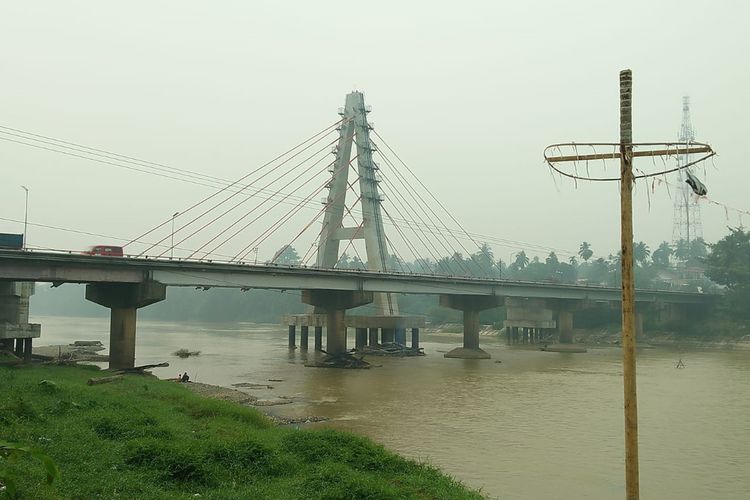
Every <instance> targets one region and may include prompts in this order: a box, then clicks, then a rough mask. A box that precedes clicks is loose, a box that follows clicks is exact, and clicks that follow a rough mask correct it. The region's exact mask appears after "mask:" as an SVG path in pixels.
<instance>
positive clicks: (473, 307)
mask: <svg viewBox="0 0 750 500" xmlns="http://www.w3.org/2000/svg"><path fill="white" fill-rule="evenodd" d="M502 304H503V297H497V296H474V295H441V296H440V305H441V306H444V307H450V308H451V309H458V310H460V311H462V312H463V320H464V345H463V347H456V348H455V349H453V350H452V351H449V352H447V353H445V354H444V355H443V356H444V357H446V358H462V359H489V358H490V355H489V353H487V352H486V351H484V350H482V349H481V348H480V347H479V313H480V312H481V311H483V310H485V309H492V308H493V307H498V306H500V305H502Z"/></svg>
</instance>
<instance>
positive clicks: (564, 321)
mask: <svg viewBox="0 0 750 500" xmlns="http://www.w3.org/2000/svg"><path fill="white" fill-rule="evenodd" d="M557 331H558V336H559V337H558V342H560V343H561V344H572V343H573V312H572V311H565V310H561V311H558V312H557Z"/></svg>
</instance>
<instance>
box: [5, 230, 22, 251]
mask: <svg viewBox="0 0 750 500" xmlns="http://www.w3.org/2000/svg"><path fill="white" fill-rule="evenodd" d="M0 248H13V249H16V250H20V249H22V248H23V235H22V234H11V233H0Z"/></svg>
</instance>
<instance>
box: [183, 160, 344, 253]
mask: <svg viewBox="0 0 750 500" xmlns="http://www.w3.org/2000/svg"><path fill="white" fill-rule="evenodd" d="M324 159H325V156H323V157H322V158H319V159H318V160H317V161H315V163H313V164H312V165H310V166H309V167H308V168H306V169H304V170H303V171H302V172H300V173H299V174H298V175H296V176H295V177H294V178H292V179H291V180H289V181H288V182H287V183H286V184H284V185H283V186H281V187H280V188H278V190H277V191H276V193H280V192H282V191H283V190H284V189H287V188H288V187H289V186H290V185H292V184H293V183H294V182H296V181H297V180H299V179H300V177H302V176H304V175H305V174H307V173H309V172H310V171H311V170H312V169H314V168H315V167H316V166H318V165H319V164H320V162H322V161H323V160H324ZM329 165H330V164H329ZM329 165H326V166H325V167H323V170H320V171H315V172H314V175H313V176H312V177H310V178H309V179H307V180H306V181H305V182H303V183H302V184H300V185H299V186H297V187H296V188H294V190H292V191H291V193H289V194H294V193H296V192H297V191H299V190H300V189H302V188H303V187H304V186H306V185H307V184H308V183H310V182H311V181H313V180H315V179H316V178H317V176H318V175H320V174H321V173H322V172H324V171H325V169H327V168H328V166H329ZM295 168H296V167H295ZM279 179H280V178H279ZM274 182H275V181H274ZM289 194H288V195H287V196H289ZM284 199H285V198H284ZM266 201H268V200H267V199H266V200H264V201H262V202H261V203H259V204H258V205H256V206H254V207H253V208H252V209H251V210H249V211H247V212H245V214H243V215H242V216H241V217H240V218H238V219H237V220H235V221H234V222H233V223H232V224H230V225H229V226H227V227H225V228H224V229H223V230H222V231H221V232H219V233H218V234H216V235H215V236H214V237H213V238H211V239H210V240H208V241H207V242H206V243H204V244H203V245H201V246H200V247H199V248H198V249H196V250H195V251H194V252H193V253H192V254H191V255H190V256H189V257H192V256H193V255H195V254H197V253H199V252H200V251H201V250H203V249H204V248H205V247H207V246H208V245H210V244H211V243H213V242H214V241H216V240H217V239H218V238H219V237H220V236H222V235H223V234H225V233H226V232H227V231H229V230H230V229H232V228H233V227H235V226H236V225H237V224H239V223H240V222H241V221H243V220H244V219H245V218H247V217H249V216H250V215H251V214H252V213H253V212H255V211H256V210H257V209H259V208H260V207H262V206H263V205H264V204H265V203H266ZM276 206H278V205H272V206H271V207H269V208H267V209H266V210H265V211H264V212H263V213H261V214H259V215H258V216H256V217H255V218H254V219H253V220H251V221H250V222H248V223H247V224H245V225H244V226H242V227H241V228H240V229H239V230H237V231H235V232H234V233H233V234H231V235H230V236H229V237H227V238H225V239H224V240H223V241H222V242H220V243H219V244H218V245H216V246H215V247H213V248H212V249H211V250H209V251H208V252H207V255H210V254H212V253H214V251H215V250H218V249H219V248H220V247H222V246H223V245H225V244H226V243H228V242H229V241H231V240H232V239H233V238H235V237H236V236H237V235H238V234H240V233H241V232H242V231H244V230H245V229H247V228H248V227H249V226H250V225H252V224H253V223H254V222H256V221H257V220H258V219H259V218H261V217H262V216H264V215H265V214H267V213H268V212H270V211H271V210H273V209H274V208H276ZM189 257H188V258H189Z"/></svg>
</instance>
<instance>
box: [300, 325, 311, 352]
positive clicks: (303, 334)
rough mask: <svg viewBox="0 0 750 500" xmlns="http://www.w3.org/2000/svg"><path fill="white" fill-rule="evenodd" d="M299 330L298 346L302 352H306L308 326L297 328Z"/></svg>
mask: <svg viewBox="0 0 750 500" xmlns="http://www.w3.org/2000/svg"><path fill="white" fill-rule="evenodd" d="M299 329H300V333H299V346H300V347H301V348H302V349H303V350H305V351H306V350H307V347H308V335H309V333H308V332H309V329H310V327H308V326H301V327H299Z"/></svg>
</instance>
